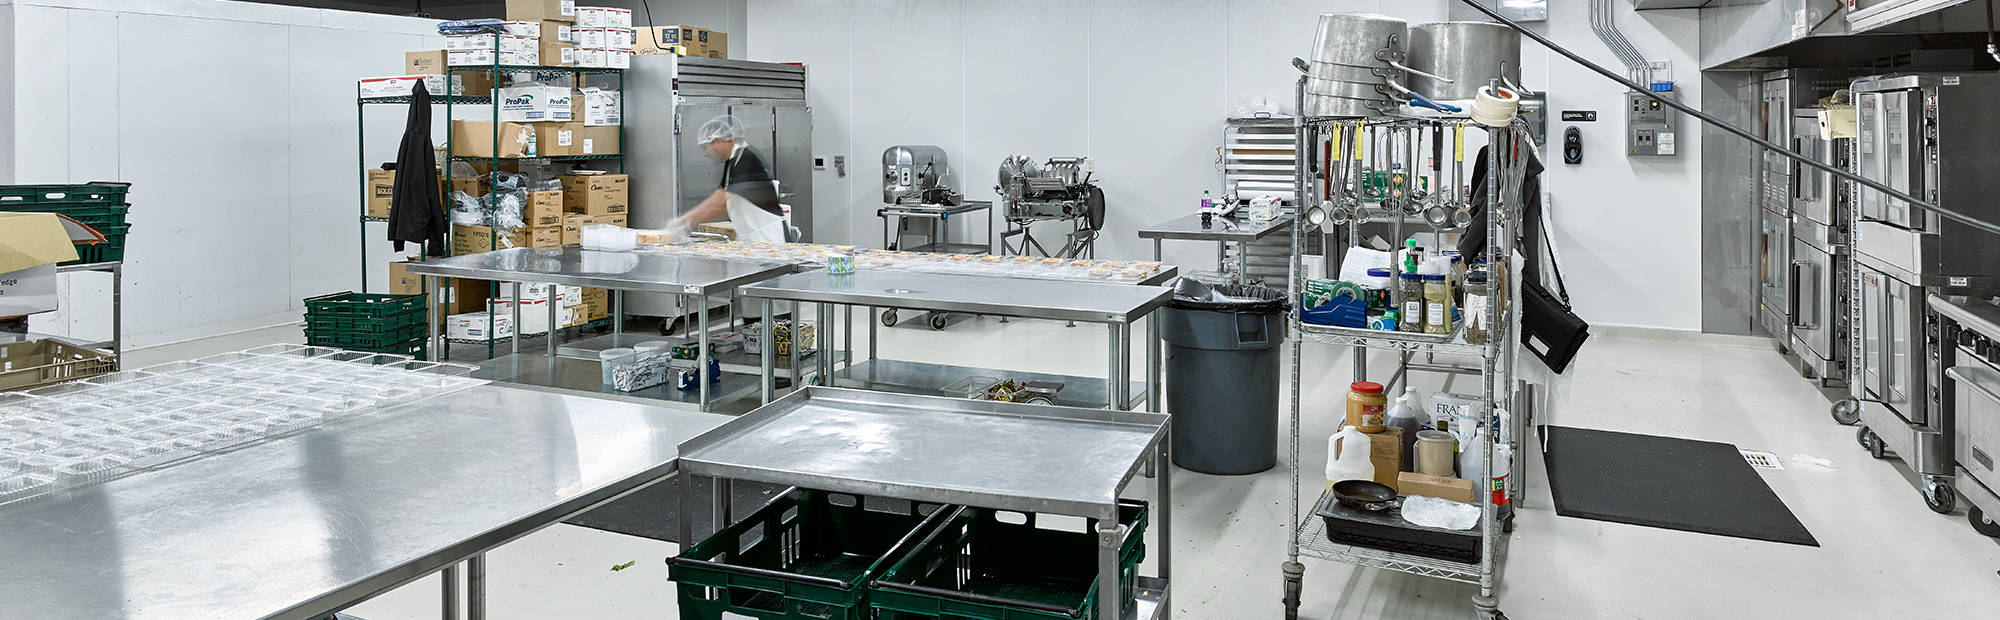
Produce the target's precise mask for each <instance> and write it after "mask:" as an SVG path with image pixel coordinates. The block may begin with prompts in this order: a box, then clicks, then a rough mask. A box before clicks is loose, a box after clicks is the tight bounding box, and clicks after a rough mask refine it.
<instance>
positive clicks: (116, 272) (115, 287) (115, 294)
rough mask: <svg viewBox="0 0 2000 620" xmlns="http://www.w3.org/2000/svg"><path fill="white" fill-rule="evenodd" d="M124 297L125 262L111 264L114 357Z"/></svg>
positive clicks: (121, 351) (119, 346)
mask: <svg viewBox="0 0 2000 620" xmlns="http://www.w3.org/2000/svg"><path fill="white" fill-rule="evenodd" d="M124 298H125V263H123V262H119V263H116V264H113V265H111V355H112V356H114V357H119V356H123V355H125V299H124ZM433 325H435V323H433ZM121 367H122V366H121Z"/></svg>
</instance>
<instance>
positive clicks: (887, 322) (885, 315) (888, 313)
mask: <svg viewBox="0 0 2000 620" xmlns="http://www.w3.org/2000/svg"><path fill="white" fill-rule="evenodd" d="M882 326H883V327H895V326H896V311H895V310H883V311H882Z"/></svg>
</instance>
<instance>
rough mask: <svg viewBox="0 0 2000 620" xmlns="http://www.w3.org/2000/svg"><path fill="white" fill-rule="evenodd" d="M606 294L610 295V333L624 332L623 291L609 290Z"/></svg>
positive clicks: (614, 340)
mask: <svg viewBox="0 0 2000 620" xmlns="http://www.w3.org/2000/svg"><path fill="white" fill-rule="evenodd" d="M607 294H609V295H610V296H611V333H614V334H623V333H625V291H610V292H609V293H607ZM661 320H665V319H661ZM612 341H613V342H616V341H617V339H616V338H614V339H612Z"/></svg>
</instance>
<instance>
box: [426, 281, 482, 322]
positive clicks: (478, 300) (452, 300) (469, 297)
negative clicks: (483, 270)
mask: <svg viewBox="0 0 2000 620" xmlns="http://www.w3.org/2000/svg"><path fill="white" fill-rule="evenodd" d="M438 292H439V293H440V294H442V295H444V296H445V299H444V300H442V301H440V302H438V305H439V306H441V307H443V312H444V314H446V315H453V314H464V313H467V312H479V311H481V310H484V309H486V300H487V298H489V297H491V296H492V295H493V283H492V282H490V281H487V280H470V279H466V278H452V279H451V285H450V286H444V287H440V288H439V289H438Z"/></svg>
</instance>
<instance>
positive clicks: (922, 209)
mask: <svg viewBox="0 0 2000 620" xmlns="http://www.w3.org/2000/svg"><path fill="white" fill-rule="evenodd" d="M992 209H993V201H991V200H967V201H964V202H961V203H959V204H955V205H938V204H923V205H904V204H893V205H888V206H884V207H882V208H880V209H876V210H875V215H876V217H880V218H882V238H883V239H886V240H887V241H888V243H887V246H888V249H890V250H892V251H893V250H904V251H909V252H942V253H945V254H991V253H993V216H992V214H991V213H990V211H991V210H992ZM979 211H988V212H989V213H988V214H987V216H986V243H983V244H980V243H952V242H951V217H952V216H954V215H964V214H967V213H975V212H979ZM892 218H893V219H894V220H895V221H894V222H893V223H892V222H891V219H892ZM911 218H915V219H927V220H930V221H931V230H930V235H929V236H930V240H931V242H930V243H927V244H923V245H916V246H910V247H901V246H902V240H903V234H902V230H904V224H903V220H905V219H911Z"/></svg>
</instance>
